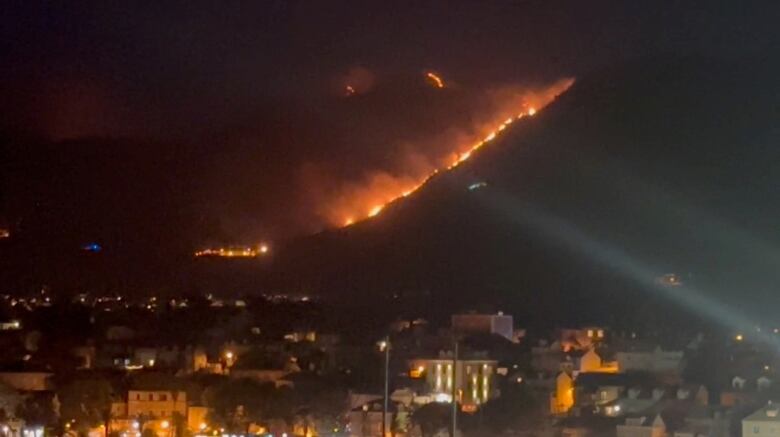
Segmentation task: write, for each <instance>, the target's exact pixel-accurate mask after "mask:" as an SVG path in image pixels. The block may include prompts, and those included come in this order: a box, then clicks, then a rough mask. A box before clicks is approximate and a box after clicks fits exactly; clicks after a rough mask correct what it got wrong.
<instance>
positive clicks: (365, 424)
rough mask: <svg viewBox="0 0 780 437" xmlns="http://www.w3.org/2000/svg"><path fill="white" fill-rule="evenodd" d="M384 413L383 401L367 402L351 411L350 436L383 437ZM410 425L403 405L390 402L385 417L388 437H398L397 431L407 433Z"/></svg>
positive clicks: (348, 428)
mask: <svg viewBox="0 0 780 437" xmlns="http://www.w3.org/2000/svg"><path fill="white" fill-rule="evenodd" d="M382 411H383V402H382V399H375V400H372V401H369V402H366V403H365V404H363V405H360V406H357V407H355V408H353V409H352V410H350V412H349V425H348V427H347V430H348V433H349V434H348V435H349V436H350V437H381V436H382ZM408 423H409V413H408V412H407V411H405V410H404V408H403V405H400V404H396V403H394V402H390V404H389V405H388V411H387V415H386V416H385V430H386V431H387V436H391V435H396V431H401V432H404V431H406V428H407V426H408Z"/></svg>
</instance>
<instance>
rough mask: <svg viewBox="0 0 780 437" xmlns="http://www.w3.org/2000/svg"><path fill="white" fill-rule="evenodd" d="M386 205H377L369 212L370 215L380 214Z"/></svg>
mask: <svg viewBox="0 0 780 437" xmlns="http://www.w3.org/2000/svg"><path fill="white" fill-rule="evenodd" d="M384 207H385V205H377V206H375V207H373V208H371V211H369V212H368V216H369V217H373V216H375V215H377V214H379V213H380V212H382V208H384Z"/></svg>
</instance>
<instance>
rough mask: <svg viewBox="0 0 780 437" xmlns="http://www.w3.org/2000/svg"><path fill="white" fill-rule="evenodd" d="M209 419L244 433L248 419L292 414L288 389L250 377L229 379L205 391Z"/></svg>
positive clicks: (264, 419)
mask: <svg viewBox="0 0 780 437" xmlns="http://www.w3.org/2000/svg"><path fill="white" fill-rule="evenodd" d="M206 402H207V404H208V405H209V407H211V408H212V410H213V412H212V414H211V416H210V417H211V419H212V420H213V421H214V422H216V423H221V424H224V425H225V428H228V429H231V430H234V431H241V432H246V431H247V428H248V425H249V423H250V422H259V423H264V422H267V421H268V420H270V419H285V420H289V419H291V418H292V417H293V408H292V405H293V404H292V400H291V396H290V393H289V390H286V389H276V388H275V387H274V385H273V384H272V383H258V382H257V381H254V380H251V379H240V380H228V381H224V382H223V383H222V384H220V385H218V386H216V387H212V388H210V389H209V390H207V392H206Z"/></svg>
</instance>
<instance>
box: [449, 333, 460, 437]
mask: <svg viewBox="0 0 780 437" xmlns="http://www.w3.org/2000/svg"><path fill="white" fill-rule="evenodd" d="M457 376H458V339H457V337H456V338H455V353H453V354H452V431H450V436H452V437H455V432H456V431H457V429H458V396H457V395H458V378H457Z"/></svg>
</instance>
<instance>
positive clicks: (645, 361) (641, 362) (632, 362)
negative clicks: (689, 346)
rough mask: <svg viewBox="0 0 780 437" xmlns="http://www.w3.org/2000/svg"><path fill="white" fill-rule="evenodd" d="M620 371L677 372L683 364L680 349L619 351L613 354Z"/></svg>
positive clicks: (658, 348)
mask: <svg viewBox="0 0 780 437" xmlns="http://www.w3.org/2000/svg"><path fill="white" fill-rule="evenodd" d="M615 359H616V361H617V363H618V368H619V369H620V371H621V372H649V373H675V374H676V373H679V372H680V371H681V370H682V366H683V352H682V351H664V350H661V348H660V347H656V348H655V349H653V350H648V351H621V352H617V353H616V354H615Z"/></svg>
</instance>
